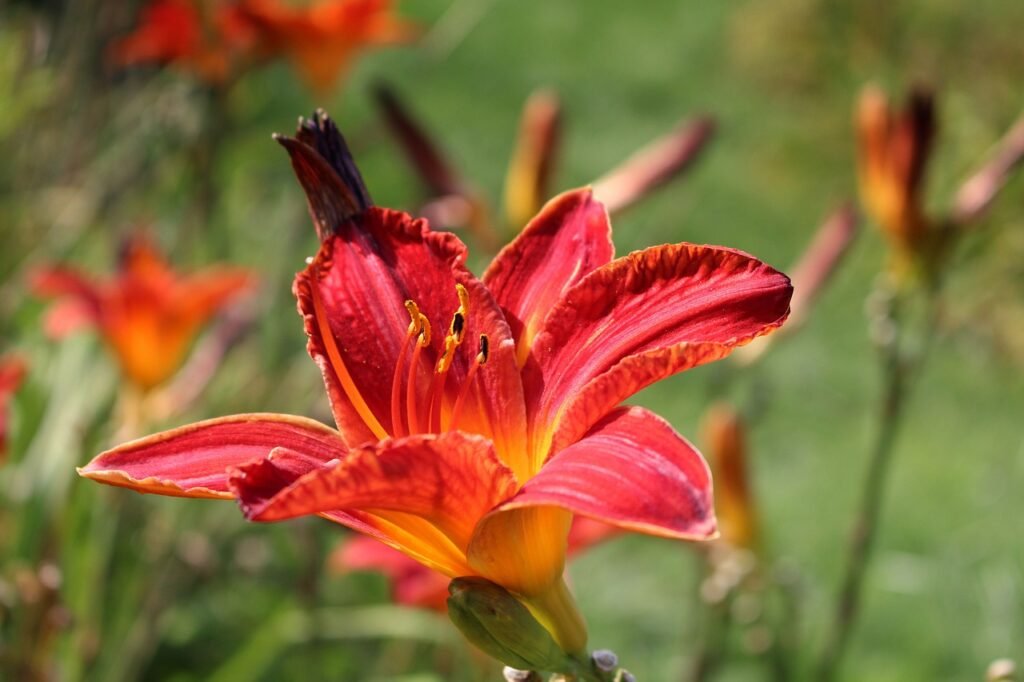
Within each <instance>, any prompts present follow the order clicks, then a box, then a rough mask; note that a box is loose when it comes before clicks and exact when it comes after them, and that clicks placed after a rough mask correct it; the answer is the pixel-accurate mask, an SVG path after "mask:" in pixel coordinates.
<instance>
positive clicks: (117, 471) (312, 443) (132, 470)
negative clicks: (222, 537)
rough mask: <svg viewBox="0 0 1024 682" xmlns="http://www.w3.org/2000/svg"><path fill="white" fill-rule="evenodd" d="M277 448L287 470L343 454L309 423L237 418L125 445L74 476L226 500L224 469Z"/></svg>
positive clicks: (335, 440) (336, 439) (331, 437)
mask: <svg viewBox="0 0 1024 682" xmlns="http://www.w3.org/2000/svg"><path fill="white" fill-rule="evenodd" d="M282 446H283V447H286V448H288V449H289V450H292V451H294V453H293V454H294V457H292V458H291V459H292V461H291V462H289V463H288V464H287V466H288V467H292V468H294V467H296V466H299V465H300V463H301V462H300V461H299V460H300V459H303V458H304V459H305V460H308V461H311V462H317V461H318V462H327V461H330V460H332V459H335V458H338V457H342V456H344V454H345V450H346V447H345V443H344V441H342V440H341V437H340V436H339V435H338V432H337V431H335V430H334V429H331V428H328V427H326V426H324V425H323V424H321V423H320V422H317V421H314V420H312V419H306V418H304V417H293V416H289V415H283V414H242V415H235V416H232V417H221V418H219V419H211V420H208V421H204V422H198V423H196V424H190V425H188V426H183V427H181V428H178V429H174V430H171V431H165V432H163V433H158V434H156V435H153V436H148V437H146V438H141V439H139V440H135V441H132V442H130V443H125V444H124V445H121V446H118V447H116V448H114V449H113V450H108V451H107V452H104V453H103V454H101V455H99V456H97V457H96V458H95V459H93V460H92V461H91V462H89V464H87V465H86V466H84V467H82V468H81V469H79V470H78V473H79V474H81V475H82V476H85V477H86V478H91V479H94V480H97V481H100V482H101V483H108V484H110V485H117V486H122V487H125V488H132V489H134V490H137V491H139V492H144V493H159V494H161V495H173V496H177V497H215V498H228V499H230V498H231V497H232V494H231V493H230V492H229V491H228V486H227V470H228V469H229V468H230V467H234V466H238V465H241V464H244V463H246V462H249V461H251V460H253V459H255V458H262V457H264V456H266V455H267V454H268V453H270V452H271V450H274V449H275V448H279V447H282ZM297 453H301V454H297ZM282 459H285V457H282ZM282 466H284V465H282Z"/></svg>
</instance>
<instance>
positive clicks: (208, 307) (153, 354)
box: [31, 234, 256, 391]
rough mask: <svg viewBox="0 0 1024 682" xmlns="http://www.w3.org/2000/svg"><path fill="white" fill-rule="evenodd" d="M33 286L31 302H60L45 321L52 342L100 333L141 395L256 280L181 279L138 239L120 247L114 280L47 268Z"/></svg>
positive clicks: (213, 271)
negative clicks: (83, 332) (86, 330)
mask: <svg viewBox="0 0 1024 682" xmlns="http://www.w3.org/2000/svg"><path fill="white" fill-rule="evenodd" d="M31 280H32V281H31V285H32V288H33V290H34V291H35V293H36V294H37V295H39V296H43V297H52V298H57V299H58V301H57V302H56V303H55V304H54V305H53V306H52V307H51V308H50V310H49V311H48V313H47V315H46V320H45V325H46V331H47V333H48V334H49V335H50V336H52V337H54V338H61V337H63V336H66V335H67V334H70V333H72V332H74V331H77V330H78V329H80V328H82V327H87V326H92V327H96V328H98V329H99V331H100V333H101V334H102V336H103V340H104V341H105V342H106V344H107V346H108V347H109V348H110V350H111V351H112V352H113V354H114V357H115V358H116V359H117V362H118V365H119V366H120V368H121V372H122V374H123V375H124V377H125V378H126V379H127V380H129V381H130V382H131V383H132V384H134V385H135V386H136V387H138V388H139V389H142V390H143V391H149V390H150V389H152V388H154V387H156V386H158V385H160V384H162V383H164V382H165V381H166V380H167V379H169V378H170V377H171V376H172V375H173V374H174V373H175V372H176V371H177V370H178V368H179V367H181V364H182V362H184V360H185V356H186V354H187V351H188V349H189V347H190V345H191V344H192V342H193V341H194V340H195V337H196V336H197V335H198V334H199V332H200V331H201V329H202V327H203V325H204V324H205V323H206V322H207V321H209V320H210V318H211V317H213V316H214V315H215V314H217V313H218V312H219V311H221V310H223V309H224V308H225V306H227V305H229V304H230V303H231V302H233V301H234V300H236V299H237V298H238V297H239V296H241V295H242V294H243V293H244V292H246V291H248V290H250V289H251V288H252V287H253V285H254V284H255V281H256V280H255V277H254V276H253V275H252V274H251V273H250V272H248V271H246V270H243V269H240V268H233V267H227V266H215V267H210V268H207V269H205V270H203V271H200V272H198V273H195V274H191V275H180V274H178V273H176V272H174V271H173V270H172V269H171V267H170V265H169V264H168V263H167V262H166V261H165V260H164V257H163V255H162V254H161V253H160V252H159V251H158V250H157V249H156V246H155V245H154V244H153V243H152V242H151V241H150V240H149V239H148V238H147V237H144V236H142V235H141V234H136V235H134V236H132V237H130V238H129V239H128V240H126V242H125V243H124V245H123V247H122V251H121V254H120V263H119V266H118V272H117V274H116V275H114V276H113V277H105V278H94V277H89V276H87V275H84V274H82V273H80V272H78V271H77V270H74V269H71V268H67V267H64V266H53V267H44V268H40V269H38V270H37V271H35V272H34V273H32V276H31Z"/></svg>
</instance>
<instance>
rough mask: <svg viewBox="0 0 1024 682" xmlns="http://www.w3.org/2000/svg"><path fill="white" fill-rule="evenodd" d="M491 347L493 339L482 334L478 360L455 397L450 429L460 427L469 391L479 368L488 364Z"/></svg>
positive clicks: (477, 355)
mask: <svg viewBox="0 0 1024 682" xmlns="http://www.w3.org/2000/svg"><path fill="white" fill-rule="evenodd" d="M490 347H491V340H490V339H489V338H487V334H481V335H480V352H479V353H477V354H476V360H475V361H474V362H473V365H472V366H471V367H470V368H469V373H468V374H467V375H466V380H465V381H464V382H463V383H462V389H461V390H460V391H459V397H458V398H456V399H455V407H453V408H452V418H451V421H450V422H449V424H448V430H449V431H454V430H455V429H457V428H459V417H461V416H462V405H463V403H465V402H466V396H468V395H469V392H470V390H471V389H472V387H473V380H474V379H475V378H476V372H477V370H478V369H480V367H481V366H482V365H486V364H487V356H488V354H489V353H490Z"/></svg>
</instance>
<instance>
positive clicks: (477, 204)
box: [374, 85, 714, 250]
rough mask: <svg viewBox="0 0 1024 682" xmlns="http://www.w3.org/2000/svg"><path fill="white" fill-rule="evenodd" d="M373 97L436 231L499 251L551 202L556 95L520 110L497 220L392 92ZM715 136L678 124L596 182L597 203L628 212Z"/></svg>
mask: <svg viewBox="0 0 1024 682" xmlns="http://www.w3.org/2000/svg"><path fill="white" fill-rule="evenodd" d="M374 96H375V98H376V101H377V105H378V107H379V108H380V110H381V112H382V113H383V115H384V121H385V123H386V124H387V126H388V129H389V130H390V132H391V133H392V135H393V136H394V138H395V139H396V141H397V142H398V143H399V145H400V146H401V147H402V149H403V151H404V152H405V154H406V157H407V158H408V159H409V162H410V164H411V165H412V167H413V168H414V169H415V170H416V172H417V174H418V175H419V176H420V180H421V181H422V182H423V184H424V186H425V187H426V188H427V190H428V191H429V193H430V199H429V201H428V203H427V204H426V205H425V206H423V207H422V208H421V209H420V213H421V214H422V215H423V216H424V217H426V218H427V219H428V220H429V221H430V222H431V223H432V224H435V225H441V226H444V227H447V228H462V227H465V228H468V229H469V230H471V231H472V232H473V234H474V236H475V237H477V239H478V240H479V241H480V242H481V245H482V246H484V247H485V248H488V249H491V250H496V249H497V248H499V247H500V246H501V245H502V244H504V243H505V242H506V241H507V239H506V236H507V235H513V236H514V235H516V234H518V233H519V231H520V230H521V229H522V228H523V227H524V226H525V225H526V223H527V221H528V220H529V219H530V218H531V217H533V216H534V215H536V214H537V212H538V211H539V210H540V208H541V206H542V205H543V204H544V202H546V201H547V200H548V199H549V198H550V197H551V196H552V187H551V185H552V179H553V177H554V172H555V167H556V161H557V159H558V155H559V152H560V147H561V139H562V132H561V130H562V105H561V102H560V101H559V99H558V96H557V94H556V93H554V92H551V91H549V90H538V91H537V92H534V93H533V94H532V95H531V96H530V97H529V98H528V99H527V101H526V104H525V106H524V107H523V114H522V118H521V121H520V125H519V136H518V137H517V138H516V146H515V149H514V151H513V153H512V159H511V160H510V163H509V168H508V172H507V174H506V177H505V197H504V208H505V215H504V218H500V217H498V216H496V215H495V214H494V213H493V211H492V209H491V205H490V202H489V201H488V200H487V198H486V197H485V195H484V194H483V192H482V191H481V190H480V189H479V188H477V187H475V186H474V184H473V183H472V182H471V181H470V180H468V179H467V178H466V177H465V175H464V174H463V173H460V172H459V171H458V169H457V167H456V166H455V165H454V164H453V163H452V162H451V160H449V159H448V158H447V157H446V156H445V154H444V152H443V150H442V148H441V145H440V143H438V142H436V141H435V140H434V139H433V138H432V136H431V135H430V134H429V133H428V132H427V130H426V128H425V126H424V125H423V124H422V123H420V122H419V121H418V120H417V119H416V117H415V116H414V114H413V113H412V111H411V110H410V109H409V108H408V107H407V106H406V105H405V104H404V103H403V102H402V100H401V99H400V98H399V96H398V94H397V93H396V92H395V91H394V90H393V89H391V88H389V87H387V86H384V85H379V86H378V87H377V88H376V90H375V92H374ZM713 132H714V121H713V120H712V119H711V118H710V117H707V116H699V117H697V118H694V119H692V120H689V121H684V122H682V123H680V124H679V125H678V126H677V128H676V129H675V130H674V131H672V132H671V133H668V134H667V135H665V136H663V137H661V138H659V139H657V140H655V141H654V142H652V143H651V144H650V145H649V146H647V147H645V148H644V149H642V150H640V151H639V152H637V153H636V154H635V155H633V156H632V157H631V158H629V159H627V160H626V161H625V162H624V163H623V164H621V165H620V166H618V167H617V168H615V169H613V170H611V171H609V172H608V173H606V174H605V175H603V176H601V177H600V178H598V179H597V180H595V181H594V183H593V191H594V196H595V197H596V198H597V199H598V200H599V201H601V202H602V203H603V204H604V206H605V209H606V210H607V211H608V212H609V213H610V214H613V215H614V214H615V213H617V212H619V211H622V210H625V209H626V208H627V207H629V206H631V205H633V204H634V203H636V202H637V201H639V200H640V199H642V198H644V197H645V196H647V195H648V194H649V193H650V192H652V191H653V190H654V189H656V188H657V187H659V186H661V185H662V184H664V183H666V182H668V181H669V180H671V179H673V178H674V177H676V176H677V175H679V174H681V173H682V172H683V171H684V170H686V169H687V168H688V167H689V166H690V164H691V163H692V162H693V161H695V160H696V159H697V157H698V155H699V154H700V152H701V151H702V150H703V148H704V146H705V144H706V143H707V142H708V141H709V140H710V138H711V135H712V134H713Z"/></svg>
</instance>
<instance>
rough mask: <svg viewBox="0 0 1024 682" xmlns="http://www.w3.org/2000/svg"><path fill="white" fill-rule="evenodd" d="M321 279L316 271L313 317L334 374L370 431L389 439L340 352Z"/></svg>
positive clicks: (313, 286) (312, 287) (312, 288)
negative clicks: (323, 293) (322, 298)
mask: <svg viewBox="0 0 1024 682" xmlns="http://www.w3.org/2000/svg"><path fill="white" fill-rule="evenodd" d="M319 279H320V272H319V271H315V272H314V277H313V278H312V281H310V283H309V291H310V295H311V298H312V299H313V315H314V317H315V318H316V324H317V327H318V328H319V330H320V338H321V339H322V340H323V344H324V349H325V350H326V351H327V358H328V360H330V362H331V367H332V368H333V369H334V374H335V375H336V376H337V377H338V383H340V384H341V389H342V390H343V391H344V392H345V395H346V396H347V397H348V400H349V402H350V403H352V407H353V408H354V409H355V411H356V413H357V414H358V415H359V416H360V417H361V418H362V420H363V422H364V423H365V424H366V426H367V427H368V428H369V429H370V431H372V432H373V435H375V436H376V437H377V438H380V439H384V438H387V435H388V432H387V431H385V430H384V427H383V426H381V424H380V422H379V421H377V417H376V415H374V414H373V410H371V409H370V406H369V405H367V404H366V400H365V399H364V398H363V396H362V394H361V393H360V392H359V389H358V388H357V387H356V384H355V382H354V381H353V380H352V375H351V374H349V372H348V368H347V367H346V366H345V361H344V360H343V359H342V357H341V351H339V350H338V345H337V344H336V343H335V341H334V332H332V331H331V327H330V325H329V324H328V323H327V312H326V310H325V308H324V302H323V300H321V298H320V290H319V287H317V284H316V281H317V280H319Z"/></svg>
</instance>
